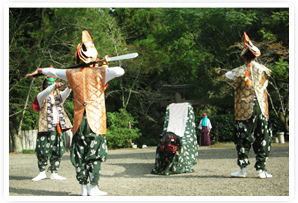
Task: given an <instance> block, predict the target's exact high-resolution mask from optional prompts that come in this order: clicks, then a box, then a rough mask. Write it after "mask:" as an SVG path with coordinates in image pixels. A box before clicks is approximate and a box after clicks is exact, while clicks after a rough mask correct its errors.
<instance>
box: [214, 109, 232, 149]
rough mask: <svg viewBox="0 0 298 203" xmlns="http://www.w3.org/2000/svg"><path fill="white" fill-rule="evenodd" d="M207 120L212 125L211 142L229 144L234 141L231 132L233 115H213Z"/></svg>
mask: <svg viewBox="0 0 298 203" xmlns="http://www.w3.org/2000/svg"><path fill="white" fill-rule="evenodd" d="M209 119H210V121H211V125H212V129H211V135H210V140H211V142H213V143H214V142H230V141H233V140H234V138H233V130H234V122H235V121H234V115H233V114H224V115H213V116H212V117H210V118H209Z"/></svg>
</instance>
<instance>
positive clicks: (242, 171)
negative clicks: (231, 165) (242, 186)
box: [231, 168, 247, 178]
mask: <svg viewBox="0 0 298 203" xmlns="http://www.w3.org/2000/svg"><path fill="white" fill-rule="evenodd" d="M231 176H232V177H236V178H246V177H247V169H246V168H241V169H240V170H239V171H237V172H235V173H231Z"/></svg>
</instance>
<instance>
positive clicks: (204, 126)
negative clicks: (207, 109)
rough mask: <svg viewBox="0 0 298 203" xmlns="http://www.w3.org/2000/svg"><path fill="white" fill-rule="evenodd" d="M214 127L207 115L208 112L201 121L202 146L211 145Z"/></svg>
mask: <svg viewBox="0 0 298 203" xmlns="http://www.w3.org/2000/svg"><path fill="white" fill-rule="evenodd" d="M211 128H212V125H211V122H210V120H209V118H208V117H207V114H206V113H204V114H203V119H202V120H201V121H200V124H199V129H200V130H201V133H202V134H201V140H200V144H199V145H200V146H210V145H211V142H210V130H211Z"/></svg>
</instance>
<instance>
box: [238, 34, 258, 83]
mask: <svg viewBox="0 0 298 203" xmlns="http://www.w3.org/2000/svg"><path fill="white" fill-rule="evenodd" d="M243 43H244V46H243V48H242V49H243V50H242V52H241V56H243V57H245V54H246V53H247V52H248V51H250V52H251V53H252V54H253V55H254V56H255V58H256V57H258V56H261V51H260V50H259V49H258V47H256V46H254V45H253V44H252V42H251V40H250V39H249V37H248V35H247V34H246V32H244V36H243ZM250 61H251V59H247V71H246V72H245V74H244V76H243V77H244V78H245V80H246V85H247V86H249V85H250V79H249V72H250Z"/></svg>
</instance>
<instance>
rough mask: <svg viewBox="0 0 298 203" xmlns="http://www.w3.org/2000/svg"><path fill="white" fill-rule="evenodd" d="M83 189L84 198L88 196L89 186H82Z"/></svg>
mask: <svg viewBox="0 0 298 203" xmlns="http://www.w3.org/2000/svg"><path fill="white" fill-rule="evenodd" d="M81 188H82V193H81V195H82V196H87V195H88V185H81Z"/></svg>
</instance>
